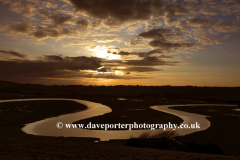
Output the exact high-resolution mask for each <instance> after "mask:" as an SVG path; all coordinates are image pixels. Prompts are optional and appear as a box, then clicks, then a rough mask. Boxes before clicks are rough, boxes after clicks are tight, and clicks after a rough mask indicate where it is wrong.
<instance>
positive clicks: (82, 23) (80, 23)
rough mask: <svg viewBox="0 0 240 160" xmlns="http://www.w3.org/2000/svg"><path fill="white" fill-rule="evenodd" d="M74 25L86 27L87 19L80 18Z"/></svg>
mask: <svg viewBox="0 0 240 160" xmlns="http://www.w3.org/2000/svg"><path fill="white" fill-rule="evenodd" d="M76 25H77V26H79V27H84V28H87V27H88V20H87V19H81V20H79V21H77V22H76Z"/></svg>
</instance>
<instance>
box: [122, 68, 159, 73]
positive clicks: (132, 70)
mask: <svg viewBox="0 0 240 160" xmlns="http://www.w3.org/2000/svg"><path fill="white" fill-rule="evenodd" d="M121 70H123V71H126V72H156V71H163V70H162V69H157V68H152V67H129V68H127V69H121Z"/></svg>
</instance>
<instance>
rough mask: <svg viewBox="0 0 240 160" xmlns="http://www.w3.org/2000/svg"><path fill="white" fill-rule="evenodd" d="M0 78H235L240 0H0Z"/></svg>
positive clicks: (225, 82)
mask: <svg viewBox="0 0 240 160" xmlns="http://www.w3.org/2000/svg"><path fill="white" fill-rule="evenodd" d="M0 80H4V81H13V82H19V83H38V84H47V85H54V84H57V85H62V84H63V85H69V84H76V85H78V84H81V85H173V86H179V85H184V86H185V85H194V86H240V1H239V0H0Z"/></svg>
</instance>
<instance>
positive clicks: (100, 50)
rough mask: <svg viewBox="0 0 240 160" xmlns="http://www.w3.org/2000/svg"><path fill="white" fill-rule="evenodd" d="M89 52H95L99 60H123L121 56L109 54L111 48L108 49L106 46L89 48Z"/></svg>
mask: <svg viewBox="0 0 240 160" xmlns="http://www.w3.org/2000/svg"><path fill="white" fill-rule="evenodd" d="M88 50H90V51H94V52H95V54H96V57H99V58H105V59H121V56H119V55H115V54H112V53H108V50H109V47H106V46H95V47H92V48H89V49H88ZM111 50H112V49H111Z"/></svg>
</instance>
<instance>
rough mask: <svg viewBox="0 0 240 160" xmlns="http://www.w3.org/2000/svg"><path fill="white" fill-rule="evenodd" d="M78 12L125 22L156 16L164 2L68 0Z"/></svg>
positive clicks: (97, 17) (96, 17)
mask: <svg viewBox="0 0 240 160" xmlns="http://www.w3.org/2000/svg"><path fill="white" fill-rule="evenodd" d="M68 1H69V2H70V3H71V4H72V6H73V7H74V8H75V10H76V11H77V12H80V13H84V14H85V15H87V16H89V17H93V18H95V19H101V20H103V19H105V20H106V19H108V18H109V17H111V18H112V19H113V20H115V21H119V22H125V21H130V20H148V19H149V18H150V17H151V16H152V15H153V14H154V15H155V16H156V15H157V14H158V12H160V11H159V9H161V7H162V4H161V2H159V1H156V0H151V1H138V0H121V1H112V0H101V1H98V0H97V1H96V0H88V1H79V0H68Z"/></svg>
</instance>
